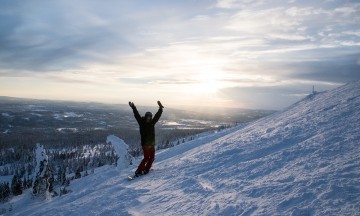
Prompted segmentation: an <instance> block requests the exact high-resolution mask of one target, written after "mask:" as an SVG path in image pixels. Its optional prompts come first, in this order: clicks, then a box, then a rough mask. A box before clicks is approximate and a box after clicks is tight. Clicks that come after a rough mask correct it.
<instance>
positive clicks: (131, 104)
mask: <svg viewBox="0 0 360 216" xmlns="http://www.w3.org/2000/svg"><path fill="white" fill-rule="evenodd" d="M129 106H130V107H131V108H132V109H134V108H135V104H134V102H131V101H129Z"/></svg>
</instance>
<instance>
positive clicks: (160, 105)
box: [157, 101, 164, 109]
mask: <svg viewBox="0 0 360 216" xmlns="http://www.w3.org/2000/svg"><path fill="white" fill-rule="evenodd" d="M157 104H158V105H159V107H160V108H161V109H162V108H164V106H163V105H162V104H161V102H160V101H158V102H157Z"/></svg>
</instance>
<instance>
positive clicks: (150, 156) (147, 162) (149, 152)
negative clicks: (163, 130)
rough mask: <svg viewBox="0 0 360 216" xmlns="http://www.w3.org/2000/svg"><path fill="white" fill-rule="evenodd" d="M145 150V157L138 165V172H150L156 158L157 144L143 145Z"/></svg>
mask: <svg viewBox="0 0 360 216" xmlns="http://www.w3.org/2000/svg"><path fill="white" fill-rule="evenodd" d="M142 149H143V152H144V159H143V160H142V161H141V163H140V165H139V166H138V168H137V170H136V173H143V172H145V173H148V172H149V171H150V168H151V165H152V163H153V162H154V160H155V146H154V145H151V146H145V145H144V146H142Z"/></svg>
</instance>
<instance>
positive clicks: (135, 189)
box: [0, 82, 360, 215]
mask: <svg viewBox="0 0 360 216" xmlns="http://www.w3.org/2000/svg"><path fill="white" fill-rule="evenodd" d="M359 144H360V82H355V83H351V84H348V85H345V86H342V87H340V88H337V89H335V90H332V91H326V92H323V93H317V94H313V95H309V96H308V97H306V98H305V99H303V100H301V101H299V102H298V103H296V104H294V105H292V106H291V107H289V108H287V109H286V110H284V111H282V112H278V113H275V114H273V115H271V116H268V117H265V118H262V119H260V120H257V121H255V122H252V123H250V124H247V125H242V126H237V127H235V128H231V129H227V130H224V131H220V132H217V133H205V134H203V135H202V136H200V137H199V138H197V139H195V140H193V141H190V142H187V143H185V144H183V145H178V146H175V147H173V148H171V149H167V150H163V151H159V152H158V153H157V155H156V160H155V163H154V166H153V168H154V170H153V171H151V172H150V173H149V174H148V175H147V176H143V177H140V178H137V179H135V180H132V181H128V180H127V179H126V176H127V175H128V174H129V173H132V172H133V171H134V169H135V168H136V167H135V165H137V164H138V162H139V161H137V162H136V163H135V165H133V166H131V167H129V168H126V169H125V170H123V171H119V170H118V169H115V168H114V167H113V166H105V167H102V168H99V169H97V170H96V172H95V173H94V174H92V175H90V176H88V177H86V178H82V179H78V180H75V181H73V182H72V183H71V185H70V187H69V188H70V189H71V190H73V192H72V193H70V194H67V195H64V196H62V197H55V198H53V199H52V200H50V201H45V203H44V202H43V201H38V200H29V198H28V197H29V196H30V195H29V192H27V193H28V194H25V195H22V196H19V197H15V198H14V199H13V200H12V201H11V203H12V208H13V211H12V212H9V214H10V213H11V215H360V213H359V212H360V183H359V182H360V146H359ZM138 160H139V159H138ZM5 205H8V204H4V205H2V206H0V209H1V207H3V206H5Z"/></svg>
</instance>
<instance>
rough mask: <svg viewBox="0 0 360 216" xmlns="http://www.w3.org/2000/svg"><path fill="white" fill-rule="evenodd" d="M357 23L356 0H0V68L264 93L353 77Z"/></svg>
mask: <svg viewBox="0 0 360 216" xmlns="http://www.w3.org/2000/svg"><path fill="white" fill-rule="evenodd" d="M359 23H360V4H359V3H356V2H355V1H341V0H334V1H321V2H316V1H294V0H288V1H282V0H274V1H265V0H256V1H253V0H218V1H216V2H215V3H213V2H212V3H210V2H208V1H197V2H193V1H186V0H185V1H151V2H149V1H146V0H140V1H117V0H109V1H95V0H94V1H93V0H90V1H88V0H79V1H76V2H74V1H70V0H63V1H46V0H34V1H31V2H26V1H25V2H23V1H21V2H20V1H17V0H11V1H9V0H5V1H3V2H2V7H1V8H0V47H1V49H0V76H1V78H2V79H5V78H7V77H14V78H19V77H36V78H41V79H48V80H50V82H54V81H55V82H56V83H59V82H61V83H62V84H64V85H65V84H66V83H69V84H76V83H79V84H83V85H88V86H91V85H98V86H101V85H104V84H106V86H109V87H108V88H110V87H111V88H117V89H118V91H122V92H128V89H132V90H134V89H136V91H139V89H141V88H142V89H143V90H144V89H146V88H148V87H151V89H152V90H153V89H155V88H157V89H158V90H156V93H159V92H161V91H164V92H169V91H171V92H172V93H173V94H176V93H177V94H182V93H184V92H185V93H186V94H187V96H186V97H191V96H193V93H194V92H196V87H197V86H198V89H203V90H204V89H205V87H207V86H209V85H210V84H213V85H214V86H216V89H224V91H223V92H224V95H223V96H224V97H227V96H229V95H230V96H231V97H230V98H234V99H235V98H237V97H236V94H235V92H237V90H242V91H243V92H245V93H246V92H247V91H246V90H247V89H249V88H254V87H257V88H259V89H253V90H254V92H255V93H257V94H258V95H259V98H261V97H260V96H261V95H263V96H264V95H265V96H266V97H268V96H269V95H266V94H265V93H264V94H260V91H262V90H265V91H264V92H266V91H268V92H269V94H270V92H272V95H271V96H276V95H279V94H283V92H285V91H284V89H281V91H280V90H279V87H278V86H283V87H284V88H289V89H292V88H291V84H289V83H295V84H296V83H313V82H316V83H321V84H322V85H324V86H325V87H326V86H327V87H329V86H332V85H329V84H328V83H332V84H333V83H344V82H348V81H351V80H354V79H360V78H359V72H358V71H359V59H360V56H359V46H360V25H359ZM206 74H213V75H214V74H215V76H212V77H211V75H209V76H206ZM12 80H13V79H12ZM285 84H286V85H285ZM14 86H15V85H14ZM104 86H105V85H104ZM272 87H274V88H275V89H274V90H270V89H271V88H272ZM14 88H16V87H14ZM104 88H105V87H104ZM244 88H245V90H244ZM89 89H91V88H90V87H89ZM125 89H126V90H125ZM226 89H227V90H226ZM276 89H277V90H276ZM109 91H111V90H109ZM104 92H106V90H104ZM134 92H135V91H134ZM204 92H205V91H203V93H204ZM250 92H251V91H248V92H247V93H249V95H248V97H249V98H250ZM191 93H192V94H191ZM225 93H226V94H225ZM144 94H150V93H147V92H145V90H144ZM301 94H302V92H300V93H299V92H298V91H290V92H289V93H288V94H284V95H286V96H282V98H283V99H284V100H283V101H284V103H285V101H286V98H287V99H289V97H290V96H288V95H292V96H291V97H290V100H291V98H294V97H295V96H294V95H301ZM164 95H165V93H164ZM202 96H203V95H200V94H199V95H198V97H199V98H200V97H202ZM186 97H184V98H186ZM217 99H218V100H219V101H222V100H221V98H217ZM239 99H241V98H239ZM263 101H267V102H268V103H270V101H268V100H267V99H264V100H263ZM254 103H255V102H254ZM279 104H281V103H280V102H279Z"/></svg>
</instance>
